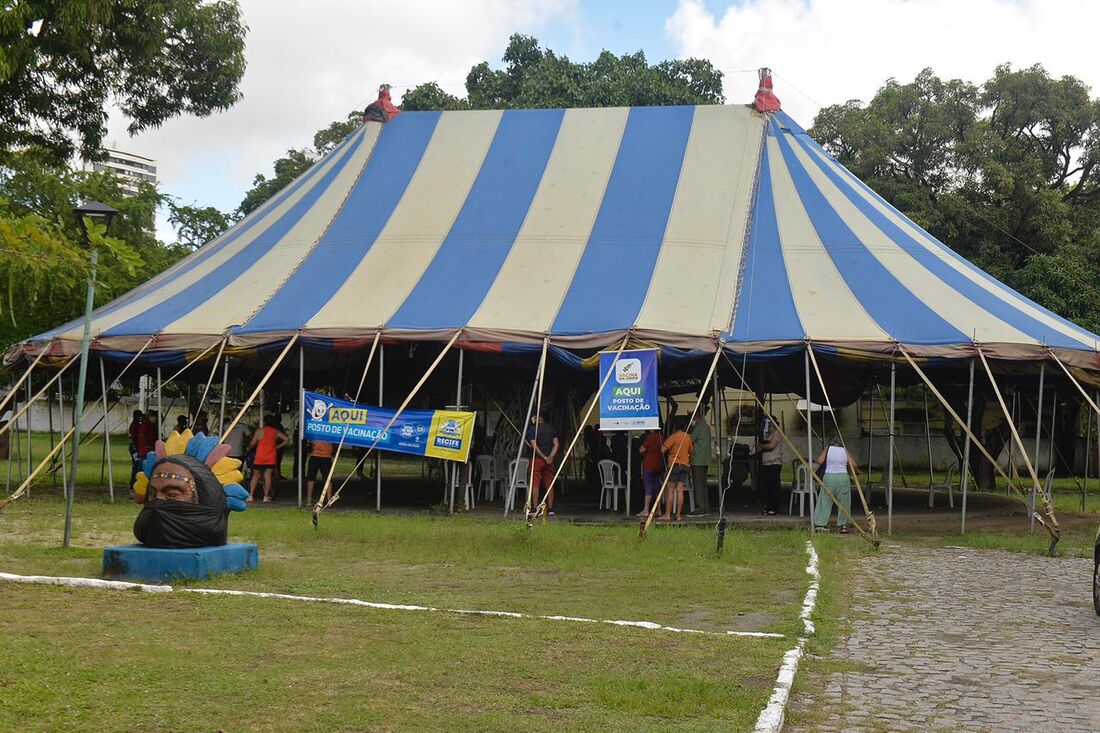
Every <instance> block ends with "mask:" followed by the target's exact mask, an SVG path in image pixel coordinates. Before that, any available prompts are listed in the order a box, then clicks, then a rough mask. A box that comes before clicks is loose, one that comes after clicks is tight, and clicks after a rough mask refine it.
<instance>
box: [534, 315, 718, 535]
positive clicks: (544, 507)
mask: <svg viewBox="0 0 1100 733" xmlns="http://www.w3.org/2000/svg"><path fill="white" fill-rule="evenodd" d="M629 341H630V333H629V332H628V333H627V335H626V336H624V337H623V342H622V343H621V344H619V350H618V351H616V352H615V358H614V359H613V360H612V361H611V366H610V367H609V368H608V370H607V374H605V375H604V378H603V379H602V380H601V381H600V388H599V389H598V390H596V394H595V395H594V396H593V397H592V404H591V405H589V406H588V412H587V413H585V415H584V418H582V419H581V421H580V422H579V423H577V431H576V432H575V433H574V434H573V440H571V441H570V442H569V447H568V448H566V449H565V452H564V453H562V456H561V461H559V462H558V467H557V469H555V470H554V475H553V477H552V478H551V479H550V485H549V486H547V487H546V493H545V494H543V495H542V499H541V500H540V501H539V503H538V506H536V507H535V514H542V518H543V521H546V518H547V514H548V512H549V507H548V504H547V502H548V501H549V500H550V497H551V496H552V494H551V493H550V492H552V491H553V490H554V484H556V483H557V482H558V476H560V475H561V472H562V470H564V468H565V464H566V462H567V461H568V460H569V454H570V453H572V452H573V448H574V447H575V446H576V445H577V440H578V439H579V438H580V437H581V431H582V430H583V429H584V425H585V424H586V423H587V422H588V420H589V418H591V417H592V412H593V411H594V410H595V409H596V405H598V404H599V403H600V394H601V393H602V392H603V390H604V387H605V386H607V380H608V379H610V378H611V374H612V373H613V372H614V371H615V365H616V364H618V363H619V357H620V356H622V355H623V349H625V348H626V345H627V343H628V342H629ZM720 351H721V350H719V352H720ZM716 358H717V357H716ZM541 403H542V389H541V387H540V389H539V408H540V410H541V408H542V404H541ZM536 414H538V413H536ZM536 437H537V436H536ZM534 472H535V459H534V457H532V458H531V474H532V477H533V476H534ZM533 483H534V481H533V480H532V484H533ZM660 500H661V495H660V494H658V495H657V498H656V499H654V500H653V506H654V507H656V506H657V504H658V503H659V502H660ZM652 517H653V514H652V513H651V514H650V518H652ZM642 535H643V536H644V535H645V531H644V530H643V531H642Z"/></svg>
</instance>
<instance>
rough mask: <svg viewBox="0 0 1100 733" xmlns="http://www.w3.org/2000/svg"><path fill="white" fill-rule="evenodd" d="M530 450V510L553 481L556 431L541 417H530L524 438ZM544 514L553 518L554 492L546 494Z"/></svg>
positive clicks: (556, 452)
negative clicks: (531, 470)
mask: <svg viewBox="0 0 1100 733" xmlns="http://www.w3.org/2000/svg"><path fill="white" fill-rule="evenodd" d="M524 439H525V440H526V441H527V444H528V446H530V448H531V467H532V468H533V469H534V474H533V475H532V479H531V508H532V509H533V508H535V507H536V506H538V503H539V497H540V496H541V490H542V489H543V488H549V486H550V483H551V482H552V481H553V480H554V458H556V457H557V455H558V448H559V447H560V444H559V443H558V431H557V430H555V429H554V426H553V425H551V424H550V423H548V422H546V419H545V418H544V417H543V416H542V415H534V416H532V417H531V426H530V427H528V428H527V435H526V436H525V437H524ZM546 513H547V514H548V515H549V516H554V492H553V491H550V492H548V493H547V494H546Z"/></svg>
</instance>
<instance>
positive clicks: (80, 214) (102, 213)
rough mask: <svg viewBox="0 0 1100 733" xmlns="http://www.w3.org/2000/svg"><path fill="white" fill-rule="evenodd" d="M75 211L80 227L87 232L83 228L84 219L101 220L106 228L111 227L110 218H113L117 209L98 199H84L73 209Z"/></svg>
mask: <svg viewBox="0 0 1100 733" xmlns="http://www.w3.org/2000/svg"><path fill="white" fill-rule="evenodd" d="M73 211H74V212H76V218H77V221H79V222H80V229H81V231H84V233H85V234H87V231H86V229H85V223H84V220H85V219H91V220H93V221H101V222H103V226H104V227H106V228H107V229H108V230H109V229H110V228H111V220H112V219H114V218H115V214H117V213H118V209H114V208H111V207H110V206H108V205H107V204H104V203H101V202H99V201H85V202H84V203H82V204H80V205H79V206H77V207H76V208H75V209H74V210H73Z"/></svg>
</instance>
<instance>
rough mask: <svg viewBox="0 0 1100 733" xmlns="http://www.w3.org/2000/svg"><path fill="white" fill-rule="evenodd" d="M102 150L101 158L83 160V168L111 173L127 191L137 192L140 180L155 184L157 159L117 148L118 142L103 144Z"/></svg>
mask: <svg viewBox="0 0 1100 733" xmlns="http://www.w3.org/2000/svg"><path fill="white" fill-rule="evenodd" d="M103 152H104V153H105V155H106V157H105V158H104V159H103V160H96V161H84V170H86V171H99V172H101V173H113V174H114V175H116V176H118V178H119V180H120V182H121V184H122V187H123V188H124V189H125V190H126V191H128V192H129V193H137V191H138V183H140V182H141V181H148V182H149V183H152V184H153V185H154V186H155V185H156V184H157V161H155V160H153V159H152V158H146V157H145V156H143V155H136V154H134V153H127V152H126V151H124V150H119V149H118V143H113V142H112V143H108V144H107V145H105V146H104V147H103Z"/></svg>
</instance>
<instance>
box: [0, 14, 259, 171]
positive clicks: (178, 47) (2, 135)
mask: <svg viewBox="0 0 1100 733" xmlns="http://www.w3.org/2000/svg"><path fill="white" fill-rule="evenodd" d="M244 35H245V26H244V23H243V21H242V20H241V16H240V9H239V7H238V6H237V2H236V0H216V1H215V2H201V1H200V0H15V2H8V3H4V4H3V5H2V6H0V109H2V110H4V113H3V115H0V153H2V152H4V151H12V150H16V149H22V148H27V147H35V148H39V149H41V150H44V151H49V153H50V154H51V157H52V159H53V161H54V162H57V163H61V162H63V161H66V160H68V158H69V157H70V156H71V155H72V153H73V151H74V148H76V147H79V151H80V153H81V155H82V157H84V158H86V159H92V158H94V157H95V156H96V155H97V154H98V152H99V148H100V144H101V141H102V139H103V135H104V131H105V127H106V121H107V112H106V107H107V103H108V101H112V102H113V103H115V104H116V105H117V106H118V107H119V109H120V110H121V111H122V112H123V114H125V115H126V116H127V117H128V118H129V120H130V127H129V130H130V133H131V134H133V133H136V132H139V131H141V130H144V129H147V128H150V127H156V126H158V125H160V124H161V123H163V122H164V121H165V120H167V119H170V118H172V117H175V116H177V115H179V114H181V113H184V112H187V113H190V114H194V115H199V116H205V115H209V114H210V113H212V112H214V111H217V110H223V109H227V108H228V107H229V106H231V105H232V104H233V103H234V102H235V101H236V100H237V99H238V98H239V97H240V92H239V91H238V89H237V85H238V83H239V82H240V80H241V76H242V75H243V74H244V68H245V59H244ZM73 136H75V137H76V139H77V142H76V144H75V145H74V142H73V140H72V137H73Z"/></svg>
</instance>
